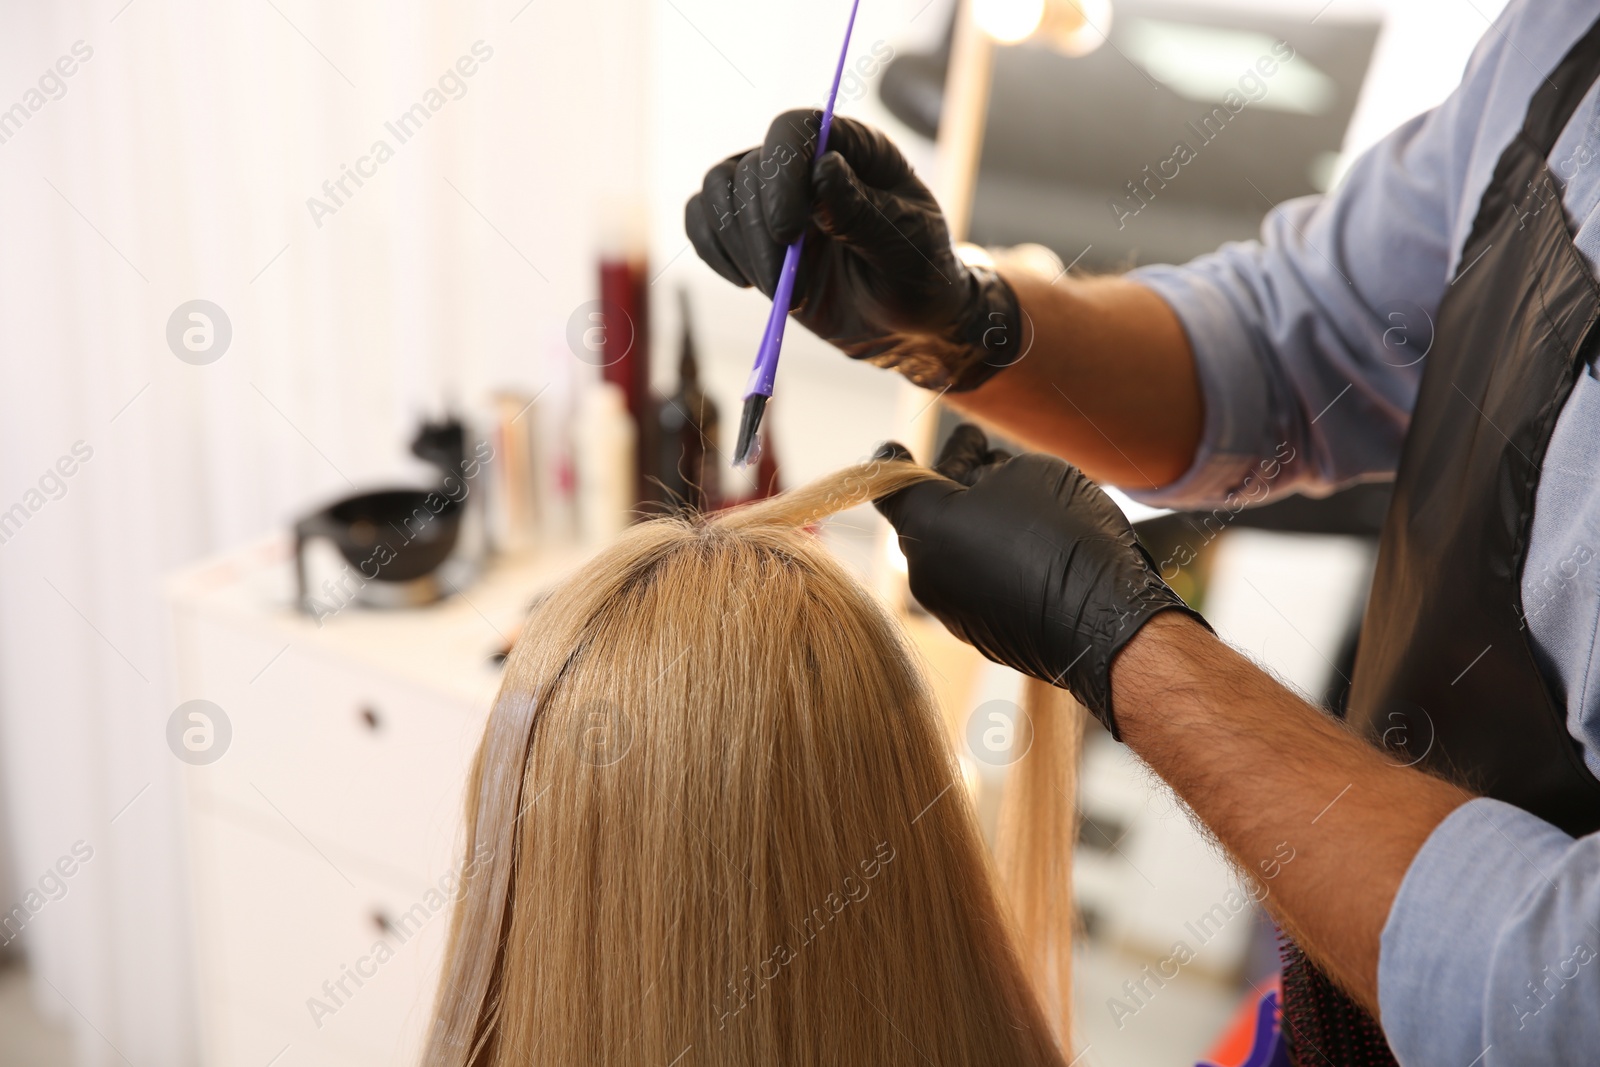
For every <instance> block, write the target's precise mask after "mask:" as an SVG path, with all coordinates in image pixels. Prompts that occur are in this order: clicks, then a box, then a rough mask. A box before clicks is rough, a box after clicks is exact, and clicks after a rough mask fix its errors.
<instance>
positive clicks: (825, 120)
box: [744, 0, 861, 400]
mask: <svg viewBox="0 0 1600 1067" xmlns="http://www.w3.org/2000/svg"><path fill="white" fill-rule="evenodd" d="M859 10H861V0H853V2H852V3H851V5H850V24H849V25H848V26H846V27H845V30H844V44H843V45H842V46H840V48H839V64H838V66H837V67H835V68H834V72H833V87H832V88H831V89H829V90H828V104H827V106H826V107H824V108H823V109H822V128H821V129H820V130H818V131H817V152H816V154H815V155H814V156H812V157H811V159H812V162H815V161H817V160H819V159H821V158H822V155H823V153H824V152H826V151H827V150H828V133H829V131H830V130H832V129H833V107H834V105H835V104H836V103H838V101H839V83H840V82H841V81H843V80H844V63H845V59H846V58H847V57H848V56H849V54H850V35H851V34H853V33H854V32H855V29H856V12H857V11H859ZM805 243H806V235H805V233H804V232H802V233H801V234H800V236H799V237H797V238H795V242H794V243H793V244H791V245H790V246H789V247H788V249H787V250H786V251H785V252H784V253H783V270H782V271H780V272H779V273H778V288H777V291H775V292H774V293H773V294H772V312H771V313H770V314H769V315H768V316H767V330H766V332H765V333H764V334H762V335H761V348H760V350H759V351H757V352H756V362H755V366H753V367H751V368H750V381H749V382H748V383H747V384H746V386H745V390H744V395H745V399H747V400H748V399H749V398H750V397H752V396H756V395H758V394H759V395H761V396H765V397H770V396H771V395H772V383H773V380H774V379H776V378H777V376H778V353H779V352H780V351H782V349H783V328H784V327H785V326H787V325H788V323H789V304H790V303H791V302H792V301H793V299H794V278H795V275H796V274H798V273H800V250H801V249H802V248H803V247H804V246H805Z"/></svg>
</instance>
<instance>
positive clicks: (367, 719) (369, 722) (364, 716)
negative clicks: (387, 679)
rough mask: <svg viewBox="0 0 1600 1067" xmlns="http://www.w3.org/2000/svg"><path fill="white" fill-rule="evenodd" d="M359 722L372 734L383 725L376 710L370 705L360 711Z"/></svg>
mask: <svg viewBox="0 0 1600 1067" xmlns="http://www.w3.org/2000/svg"><path fill="white" fill-rule="evenodd" d="M361 721H362V722H363V723H365V724H366V727H367V729H369V730H371V731H373V732H374V733H376V732H377V731H378V728H379V727H381V726H382V725H383V720H382V719H381V718H379V716H378V709H377V708H375V707H373V706H372V705H370V704H368V705H366V706H365V707H363V708H362V709H361Z"/></svg>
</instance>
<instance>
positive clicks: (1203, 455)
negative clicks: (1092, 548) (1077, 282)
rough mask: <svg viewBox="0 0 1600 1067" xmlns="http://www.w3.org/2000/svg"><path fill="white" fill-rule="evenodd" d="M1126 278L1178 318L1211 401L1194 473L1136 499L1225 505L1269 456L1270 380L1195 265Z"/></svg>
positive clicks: (1235, 319) (1214, 284)
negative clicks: (1265, 434) (1266, 443)
mask: <svg viewBox="0 0 1600 1067" xmlns="http://www.w3.org/2000/svg"><path fill="white" fill-rule="evenodd" d="M1126 277H1127V278H1128V279H1129V280H1131V281H1135V282H1138V283H1139V284H1141V285H1143V286H1145V287H1146V288H1148V289H1151V290H1153V291H1154V292H1155V294H1156V295H1157V296H1159V297H1161V299H1163V300H1165V301H1166V302H1167V304H1168V305H1170V306H1171V308H1172V310H1173V312H1174V313H1175V314H1176V315H1177V316H1178V321H1179V322H1180V323H1182V324H1183V329H1184V332H1185V333H1186V334H1188V337H1189V347H1190V348H1191V349H1192V350H1193V352H1194V359H1195V367H1196V369H1197V370H1198V372H1199V377H1200V391H1201V396H1202V397H1203V398H1204V401H1205V426H1204V430H1203V432H1202V435H1201V440H1200V447H1199V449H1198V450H1197V451H1196V453H1195V458H1194V462H1193V463H1192V464H1191V465H1190V467H1189V469H1188V471H1186V472H1185V473H1184V474H1183V475H1182V476H1181V477H1180V478H1179V479H1178V480H1177V481H1175V482H1173V483H1172V484H1171V485H1167V486H1163V487H1161V488H1159V489H1147V490H1140V491H1138V492H1129V493H1128V495H1129V496H1131V497H1132V498H1133V499H1135V500H1137V501H1139V502H1140V503H1141V504H1148V505H1150V506H1151V507H1159V508H1178V509H1182V508H1193V507H1199V506H1201V505H1209V504H1215V503H1219V502H1221V501H1222V500H1223V499H1224V498H1226V497H1227V496H1228V494H1230V493H1232V492H1234V491H1235V490H1237V489H1239V488H1241V487H1242V486H1243V485H1244V484H1245V481H1246V479H1247V478H1248V477H1249V476H1250V474H1251V472H1252V470H1253V469H1254V468H1255V467H1256V466H1257V465H1258V464H1260V463H1261V462H1262V461H1263V459H1265V458H1268V457H1265V456H1264V455H1263V454H1262V434H1263V432H1264V430H1263V427H1265V426H1266V425H1267V422H1268V407H1267V387H1266V380H1265V376H1264V375H1263V374H1262V371H1261V367H1260V364H1259V362H1258V361H1257V358H1256V356H1255V354H1254V352H1253V346H1252V341H1251V339H1250V336H1249V334H1248V333H1247V331H1246V330H1245V328H1244V326H1243V324H1242V322H1241V320H1240V317H1239V314H1238V312H1237V310H1236V308H1235V306H1234V304H1233V303H1232V302H1231V301H1230V299H1229V297H1228V294H1227V293H1226V291H1225V290H1224V288H1223V286H1222V285H1221V284H1219V283H1218V281H1217V280H1216V279H1215V278H1213V277H1211V276H1209V275H1207V274H1204V273H1201V272H1200V271H1199V270H1197V269H1196V268H1195V267H1193V266H1189V267H1173V266H1166V265H1155V266H1149V267H1140V268H1138V269H1137V270H1133V271H1130V272H1128V274H1127V275H1126ZM1269 480H1270V479H1269Z"/></svg>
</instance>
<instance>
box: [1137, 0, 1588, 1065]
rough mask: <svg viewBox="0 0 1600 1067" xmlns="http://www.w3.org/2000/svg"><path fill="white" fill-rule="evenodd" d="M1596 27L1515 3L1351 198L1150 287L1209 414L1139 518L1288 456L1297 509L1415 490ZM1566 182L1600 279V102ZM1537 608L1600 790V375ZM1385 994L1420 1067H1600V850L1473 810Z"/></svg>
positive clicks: (1384, 1005)
mask: <svg viewBox="0 0 1600 1067" xmlns="http://www.w3.org/2000/svg"><path fill="white" fill-rule="evenodd" d="M1462 6H1463V13H1462V15H1461V17H1462V18H1472V17H1473V15H1472V13H1471V10H1470V5H1469V4H1468V3H1463V5H1462ZM1597 17H1600V4H1597V3H1595V2H1592V0H1588V2H1582V3H1576V2H1563V3H1549V2H1543V3H1540V2H1535V0H1513V2H1512V3H1511V4H1510V6H1508V7H1507V8H1506V10H1505V11H1504V12H1503V13H1502V15H1501V16H1500V18H1499V19H1498V20H1497V21H1496V23H1495V25H1494V28H1493V29H1492V30H1490V32H1488V33H1487V34H1486V35H1485V36H1484V38H1483V41H1482V42H1481V43H1480V44H1479V46H1478V48H1477V51H1476V52H1475V53H1474V55H1473V58H1472V60H1471V62H1470V63H1469V64H1468V67H1467V70H1466V74H1465V76H1464V78H1463V80H1462V83H1461V85H1460V87H1459V88H1458V89H1457V90H1456V91H1455V92H1454V93H1453V94H1452V95H1451V96H1450V98H1449V99H1448V100H1447V101H1446V102H1445V103H1444V104H1443V105H1441V106H1440V107H1439V108H1437V109H1436V110H1434V111H1431V112H1429V113H1427V114H1424V115H1421V116H1419V117H1417V118H1416V119H1414V120H1412V121H1410V122H1408V123H1406V124H1405V125H1404V126H1402V127H1400V128H1399V129H1398V130H1396V131H1395V132H1394V133H1393V134H1391V135H1390V136H1389V137H1388V138H1386V139H1385V140H1383V141H1382V142H1380V143H1379V144H1378V145H1376V146H1375V147H1374V148H1373V149H1372V150H1371V151H1369V152H1367V153H1366V154H1365V155H1363V156H1362V157H1361V158H1360V159H1359V160H1357V161H1356V162H1355V163H1354V165H1353V166H1352V167H1351V169H1350V171H1349V172H1348V173H1347V174H1346V176H1345V177H1344V179H1343V181H1342V182H1341V183H1340V185H1339V187H1338V188H1337V189H1336V190H1334V191H1333V192H1332V193H1330V194H1329V195H1327V196H1322V197H1308V198H1304V199H1300V200H1295V201H1291V202H1289V203H1286V204H1283V205H1281V206H1280V207H1278V208H1277V209H1276V210H1275V211H1273V212H1272V214H1270V215H1269V216H1268V218H1267V220H1266V221H1265V223H1264V224H1263V226H1262V235H1261V239H1260V241H1258V242H1249V243H1242V244H1235V245H1229V246H1226V247H1224V248H1223V249H1221V250H1220V251H1218V252H1217V253H1215V254H1213V255H1209V256H1205V257H1202V258H1201V259H1198V260H1196V261H1194V262H1192V263H1190V264H1188V265H1186V266H1183V267H1150V268H1144V269H1142V270H1139V271H1137V272H1135V273H1134V275H1133V276H1134V277H1136V278H1138V279H1139V280H1140V281H1142V282H1144V283H1145V284H1146V285H1149V286H1150V287H1151V288H1153V289H1154V290H1155V291H1156V292H1158V293H1160V294H1161V296H1162V297H1164V298H1165V299H1166V300H1167V301H1168V302H1169V303H1170V304H1171V305H1172V307H1173V308H1174V309H1175V310H1176V312H1177V314H1178V316H1179V318H1180V319H1181V320H1182V321H1183V324H1184V327H1185V328H1186V330H1187V332H1188V335H1189V339H1190V342H1191V343H1192V345H1193V348H1194V351H1195V356H1196V359H1197V361H1198V366H1199V374H1200V380H1201V385H1202V388H1203V390H1204V393H1205V401H1206V418H1205V432H1204V441H1203V443H1202V446H1201V449H1200V453H1199V455H1198V456H1197V457H1196V460H1195V463H1194V465H1193V467H1192V468H1191V469H1190V471H1189V472H1188V473H1187V474H1186V475H1185V476H1184V477H1183V478H1182V479H1180V480H1179V481H1178V482H1176V483H1175V484H1173V485H1171V486H1168V487H1167V488H1165V489H1163V490H1160V491H1157V492H1153V493H1144V494H1140V499H1142V500H1144V501H1146V502H1147V503H1152V504H1160V505H1163V506H1168V507H1193V506H1198V505H1202V504H1204V505H1208V506H1214V505H1215V504H1216V503H1217V502H1219V501H1222V500H1223V499H1224V498H1225V497H1227V495H1228V494H1229V493H1230V492H1234V491H1239V490H1241V489H1242V488H1243V487H1244V486H1245V485H1246V479H1247V478H1250V476H1251V475H1252V473H1253V472H1259V470H1261V469H1263V468H1262V464H1263V461H1267V460H1271V459H1272V458H1274V457H1275V456H1281V455H1282V453H1280V452H1279V451H1278V450H1279V449H1280V448H1281V447H1282V446H1284V445H1285V444H1287V445H1288V446H1290V447H1292V448H1293V449H1294V450H1295V452H1296V453H1297V454H1298V456H1299V457H1301V458H1300V462H1298V463H1295V464H1293V465H1292V466H1288V467H1284V468H1283V474H1282V476H1281V478H1280V479H1279V481H1278V482H1277V483H1275V484H1274V490H1275V491H1281V490H1284V489H1288V488H1298V489H1302V490H1309V491H1312V492H1318V491H1327V490H1331V489H1333V488H1336V487H1339V486H1343V485H1346V484H1349V483H1351V482H1354V481H1358V480H1361V479H1363V478H1378V477H1384V476H1387V475H1391V474H1392V473H1393V472H1394V470H1395V467H1396V464H1397V462H1398V459H1399V454H1400V446H1401V442H1402V440H1403V439H1404V437H1405V434H1406V428H1407V426H1408V424H1409V421H1410V412H1411V408H1412V405H1413V403H1414V402H1415V400H1416V395H1417V386H1418V382H1419V381H1420V379H1421V376H1422V370H1423V367H1424V366H1425V365H1426V359H1418V358H1417V357H1418V356H1420V355H1422V352H1421V351H1418V349H1417V348H1416V347H1411V348H1407V347H1406V346H1407V345H1408V344H1410V345H1412V346H1418V345H1425V343H1426V340H1427V334H1428V332H1429V331H1428V328H1427V327H1426V326H1425V325H1423V323H1425V322H1426V321H1427V317H1433V316H1435V313H1436V312H1437V309H1438V307H1439V303H1440V300H1441V299H1442V297H1443V295H1444V292H1445V289H1446V286H1447V285H1448V283H1449V281H1450V279H1451V278H1452V277H1453V276H1455V274H1456V272H1457V271H1464V270H1470V269H1472V266H1473V264H1470V263H1462V262H1461V261H1460V258H1461V248H1462V245H1463V244H1464V243H1465V240H1466V237H1467V234H1468V232H1469V230H1470V229H1471V226H1472V221H1473V218H1474V216H1475V215H1476V213H1477V210H1478V203H1479V201H1480V199H1481V198H1482V196H1483V193H1484V190H1485V189H1486V188H1487V186H1488V184H1489V180H1490V177H1491V174H1492V172H1493V170H1494V167H1495V163H1496V161H1497V160H1498V159H1499V158H1500V154H1501V153H1502V151H1504V149H1505V147H1506V145H1507V144H1508V143H1509V142H1510V140H1511V138H1512V136H1513V135H1514V134H1515V133H1516V131H1517V130H1518V129H1519V128H1520V127H1521V125H1522V121H1523V118H1524V116H1525V115H1526V113H1527V109H1528V103H1529V100H1530V99H1531V98H1532V96H1533V93H1534V91H1535V89H1536V88H1537V87H1538V86H1539V84H1540V83H1541V81H1542V80H1543V79H1544V77H1545V76H1546V75H1547V74H1548V73H1549V72H1550V71H1551V70H1552V69H1554V67H1555V66H1556V64H1557V63H1558V62H1559V61H1560V60H1561V58H1562V56H1564V55H1565V54H1566V52H1567V51H1568V49H1569V48H1570V47H1571V46H1572V45H1573V44H1574V43H1575V42H1576V41H1577V40H1578V39H1579V38H1580V37H1582V36H1583V34H1584V32H1585V31H1586V30H1587V29H1588V28H1589V26H1590V25H1591V24H1592V23H1593V22H1594V21H1595V19H1596V18H1597ZM1414 58H1415V61H1416V62H1419V63H1422V62H1427V61H1428V56H1427V54H1426V52H1425V51H1423V52H1419V53H1418V54H1417V55H1416V56H1415V57H1414ZM1549 161H1550V166H1551V169H1552V170H1553V171H1554V173H1555V175H1556V177H1557V178H1558V180H1559V181H1560V183H1561V184H1562V189H1563V196H1562V206H1563V208H1564V209H1565V212H1566V218H1567V221H1568V224H1569V226H1570V228H1571V230H1572V231H1573V232H1574V233H1575V234H1576V235H1577V236H1576V243H1577V247H1578V249H1579V251H1580V252H1581V253H1582V255H1583V256H1584V257H1585V259H1586V260H1587V261H1588V263H1589V265H1590V267H1591V269H1595V270H1596V271H1597V273H1600V87H1597V88H1591V90H1590V91H1589V94H1588V96H1587V97H1586V98H1585V100H1584V102H1583V104H1582V106H1580V108H1579V109H1578V111H1577V113H1576V115H1575V116H1574V117H1573V119H1572V121H1571V122H1570V123H1569V125H1568V126H1567V128H1566V130H1565V131H1564V132H1563V134H1562V136H1561V138H1560V141H1559V142H1558V144H1557V145H1556V147H1555V149H1554V151H1552V152H1551V154H1550V157H1549ZM1418 311H1420V312H1422V315H1423V317H1422V318H1420V319H1419V317H1418V316H1417V312H1418ZM1397 315H1398V317H1397ZM1397 326H1399V327H1401V329H1398V330H1397V329H1396V327H1397ZM1274 469H1275V468H1274ZM1259 477H1260V475H1259V473H1257V474H1256V478H1257V479H1259ZM1252 484H1253V485H1257V484H1259V481H1257V482H1255V483H1252ZM1252 495H1259V494H1258V491H1255V492H1253V494H1252ZM1463 580H1470V578H1467V577H1464V578H1463ZM1522 598H1523V605H1522V607H1523V611H1524V615H1525V617H1526V620H1527V624H1528V630H1529V633H1530V635H1531V641H1532V644H1533V647H1534V649H1535V654H1536V655H1537V657H1538V659H1539V661H1540V664H1541V666H1542V668H1543V669H1544V671H1545V674H1546V677H1547V678H1548V679H1549V681H1550V684H1551V685H1552V687H1553V689H1554V691H1555V692H1556V693H1557V694H1558V698H1559V699H1561V700H1563V701H1565V704H1566V708H1567V722H1568V728H1569V729H1570V731H1571V733H1572V736H1573V737H1574V738H1576V739H1577V741H1578V742H1579V744H1580V745H1581V746H1582V748H1583V753H1584V758H1585V760H1586V762H1587V763H1588V766H1589V767H1590V769H1591V770H1593V771H1595V772H1596V773H1597V774H1600V669H1597V668H1600V643H1597V641H1596V630H1597V625H1600V380H1597V378H1596V371H1595V370H1594V369H1593V368H1591V369H1590V372H1589V373H1588V374H1586V375H1583V376H1581V377H1580V379H1579V382H1578V384H1577V386H1576V388H1575V389H1574V391H1573V393H1572V396H1571V398H1570V399H1569V400H1568V402H1567V406H1566V408H1565V409H1564V410H1563V411H1562V413H1561V416H1560V418H1559V420H1558V423H1557V425H1556V428H1555V432H1554V436H1553V438H1552V439H1551V442H1550V448H1549V452H1548V455H1547V457H1546V459H1545V464H1544V471H1543V476H1542V478H1541V481H1540V486H1539V492H1538V497H1537V500H1536V502H1535V511H1534V518H1533V532H1532V538H1531V541H1530V544H1529V550H1528V560H1527V565H1526V568H1525V573H1524V576H1523V582H1522ZM1378 995H1379V1003H1380V1010H1381V1014H1382V1022H1383V1027H1384V1030H1385V1032H1386V1033H1387V1035H1388V1037H1389V1041H1390V1044H1391V1045H1392V1046H1393V1048H1394V1051H1395V1053H1396V1055H1397V1056H1398V1058H1399V1060H1400V1062H1401V1063H1402V1064H1405V1065H1407V1067H1424V1065H1435V1064H1437V1065H1438V1067H1492V1065H1509V1064H1587V1063H1600V835H1592V836H1589V837H1585V838H1582V839H1578V840H1574V839H1573V838H1571V837H1569V836H1567V835H1566V834H1564V833H1562V832H1561V831H1560V830H1558V829H1556V828H1555V827H1553V826H1551V825H1550V824H1548V823H1546V822H1544V821H1542V820H1540V819H1537V818H1535V817H1534V816H1532V815H1530V814H1528V813H1526V812H1524V811H1521V810H1519V809H1517V808H1515V807H1511V806H1509V805H1507V804H1503V803H1500V802H1498V801H1494V800H1487V799H1481V800H1475V801H1472V802H1471V803H1469V804H1466V805H1465V806H1463V807H1462V808H1460V809H1459V810H1457V811H1456V812H1455V813H1454V814H1452V815H1451V816H1450V817H1449V818H1448V819H1446V820H1445V821H1444V822H1443V823H1442V824H1441V825H1440V826H1439V827H1438V829H1437V830H1435V831H1434V833H1433V835H1432V836H1431V837H1430V838H1429V839H1428V842H1427V843H1426V844H1425V845H1424V846H1423V848H1422V850H1421V852H1419V853H1418V855H1417V857H1416V859H1415V861H1414V862H1413V863H1412V865H1411V869H1410V871H1409V872H1408V873H1407V875H1406V878H1405V881H1404V883H1403V884H1402V886H1401V888H1400V893H1399V896H1398V897H1397V898H1396V900H1395V903H1394V907H1393V910H1392V911H1391V912H1390V915H1389V919H1388V923H1387V925H1386V926H1385V928H1384V931H1383V944H1382V951H1381V956H1380V960H1379V967H1378Z"/></svg>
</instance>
